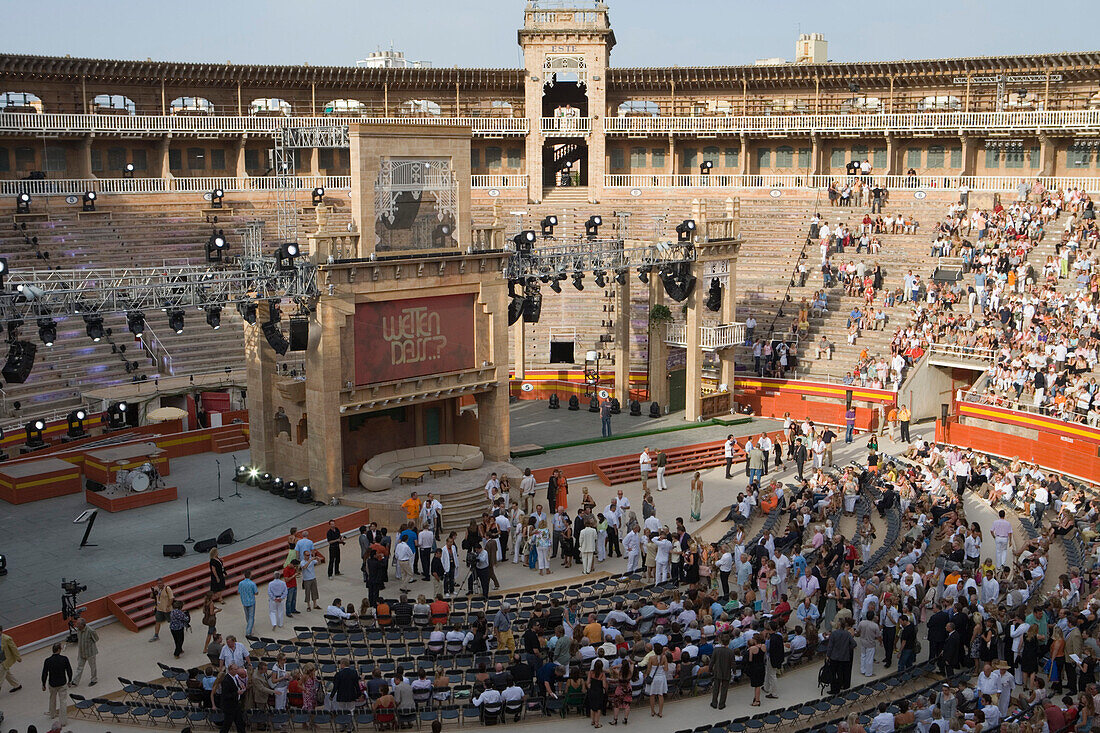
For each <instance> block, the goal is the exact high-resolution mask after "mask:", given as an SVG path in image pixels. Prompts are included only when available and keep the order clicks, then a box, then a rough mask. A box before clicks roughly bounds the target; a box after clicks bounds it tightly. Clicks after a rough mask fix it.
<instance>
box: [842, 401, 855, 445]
mask: <svg viewBox="0 0 1100 733" xmlns="http://www.w3.org/2000/svg"><path fill="white" fill-rule="evenodd" d="M855 430H856V408H854V407H852V406H851V405H848V409H847V410H845V411H844V442H845V443H851V442H852V436H853V435H854V433H855Z"/></svg>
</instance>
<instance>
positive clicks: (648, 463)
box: [638, 446, 653, 492]
mask: <svg viewBox="0 0 1100 733" xmlns="http://www.w3.org/2000/svg"><path fill="white" fill-rule="evenodd" d="M651 468H653V459H652V458H650V457H649V446H646V447H644V448H642V452H641V454H640V455H639V456H638V470H639V471H641V473H642V491H643V492H645V491H647V490H648V489H649V487H648V485H647V481H648V480H649V469H651Z"/></svg>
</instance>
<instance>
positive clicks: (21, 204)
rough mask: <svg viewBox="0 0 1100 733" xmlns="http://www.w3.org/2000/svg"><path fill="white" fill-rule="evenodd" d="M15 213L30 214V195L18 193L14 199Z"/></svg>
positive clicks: (24, 192) (22, 192) (23, 192)
mask: <svg viewBox="0 0 1100 733" xmlns="http://www.w3.org/2000/svg"><path fill="white" fill-rule="evenodd" d="M15 213H16V214H29V213H31V195H30V194H29V193H27V192H26V191H20V192H19V195H18V196H16V197H15Z"/></svg>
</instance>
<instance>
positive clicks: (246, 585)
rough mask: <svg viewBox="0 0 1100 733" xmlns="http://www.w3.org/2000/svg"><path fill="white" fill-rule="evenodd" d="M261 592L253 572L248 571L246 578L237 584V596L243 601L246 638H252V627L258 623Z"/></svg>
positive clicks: (245, 574) (245, 573)
mask: <svg viewBox="0 0 1100 733" xmlns="http://www.w3.org/2000/svg"><path fill="white" fill-rule="evenodd" d="M259 590H260V589H259V588H258V587H256V583H255V581H253V580H252V571H251V570H248V569H246V570H245V571H244V578H242V579H241V582H240V583H237V596H238V597H239V598H240V599H241V607H242V608H243V609H244V635H245V636H252V625H253V624H254V623H256V593H257V592H259Z"/></svg>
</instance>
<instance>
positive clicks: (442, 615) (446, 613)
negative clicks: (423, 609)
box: [428, 595, 451, 625]
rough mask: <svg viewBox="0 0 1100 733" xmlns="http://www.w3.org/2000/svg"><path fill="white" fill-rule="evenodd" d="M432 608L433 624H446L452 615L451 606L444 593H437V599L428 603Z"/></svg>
mask: <svg viewBox="0 0 1100 733" xmlns="http://www.w3.org/2000/svg"><path fill="white" fill-rule="evenodd" d="M428 608H430V609H431V620H432V624H433V625H434V624H445V623H447V619H449V618H450V616H451V606H450V604H449V603H447V602H446V601H445V600H443V596H442V595H436V597H435V600H434V601H432V602H431V604H429V605H428Z"/></svg>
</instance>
